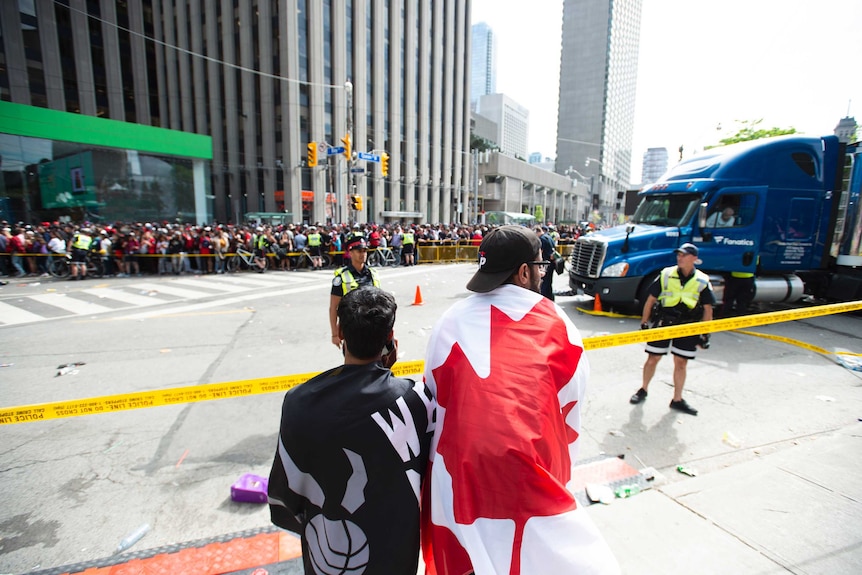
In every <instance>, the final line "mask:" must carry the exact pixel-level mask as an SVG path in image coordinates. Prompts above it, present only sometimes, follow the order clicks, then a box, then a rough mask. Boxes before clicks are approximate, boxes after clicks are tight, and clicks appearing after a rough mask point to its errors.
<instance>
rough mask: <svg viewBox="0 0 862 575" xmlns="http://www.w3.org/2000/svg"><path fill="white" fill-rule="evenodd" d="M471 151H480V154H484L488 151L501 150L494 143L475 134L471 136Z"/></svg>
mask: <svg viewBox="0 0 862 575" xmlns="http://www.w3.org/2000/svg"><path fill="white" fill-rule="evenodd" d="M470 149H471V150H479V151H480V152H484V151H486V150H491V151H495V150H499V148H498V147H497V145H496V144H495V143H494V142H492V141H490V140H488V139H487V138H483V137H481V136H477V135H476V134H473V133H471V134H470Z"/></svg>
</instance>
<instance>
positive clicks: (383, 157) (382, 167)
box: [380, 152, 389, 177]
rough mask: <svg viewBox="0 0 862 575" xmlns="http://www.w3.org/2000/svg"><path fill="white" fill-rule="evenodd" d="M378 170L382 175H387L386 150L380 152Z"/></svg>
mask: <svg viewBox="0 0 862 575" xmlns="http://www.w3.org/2000/svg"><path fill="white" fill-rule="evenodd" d="M380 171H381V173H382V174H383V176H384V177H386V176H388V175H389V154H387V153H386V152H383V153H382V154H380Z"/></svg>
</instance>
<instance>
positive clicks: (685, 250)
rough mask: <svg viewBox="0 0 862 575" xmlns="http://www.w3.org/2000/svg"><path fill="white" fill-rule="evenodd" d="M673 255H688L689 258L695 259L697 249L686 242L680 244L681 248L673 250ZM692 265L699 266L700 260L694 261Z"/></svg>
mask: <svg viewBox="0 0 862 575" xmlns="http://www.w3.org/2000/svg"><path fill="white" fill-rule="evenodd" d="M673 253H675V254H688V255H690V256H694V257H696V258H697V254H698V249H697V246H696V245H694V244H690V243H687V242H686V243H684V244H682V245H681V246H679V247H678V248H676V249H675V250H673ZM694 263H695V265H696V264H700V263H702V262H701V261H700V259H697V260H695V262H694Z"/></svg>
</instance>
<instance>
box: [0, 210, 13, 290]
mask: <svg viewBox="0 0 862 575" xmlns="http://www.w3.org/2000/svg"><path fill="white" fill-rule="evenodd" d="M6 223H7V222H6V221H5V220H3V222H2V223H0V226H2V228H0V275H4V276H11V275H12V272H11V269H12V262H11V261H10V259H9V256H8V255H7V254H8V253H9V238H10V237H11V236H12V228H10V227H9V226H7V225H6Z"/></svg>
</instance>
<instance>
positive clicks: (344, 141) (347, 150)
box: [341, 133, 350, 162]
mask: <svg viewBox="0 0 862 575" xmlns="http://www.w3.org/2000/svg"><path fill="white" fill-rule="evenodd" d="M341 143H342V144H344V157H345V158H347V161H348V162H349V161H350V134H349V133H348V134H347V135H345V136H344V137H343V138H341Z"/></svg>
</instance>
